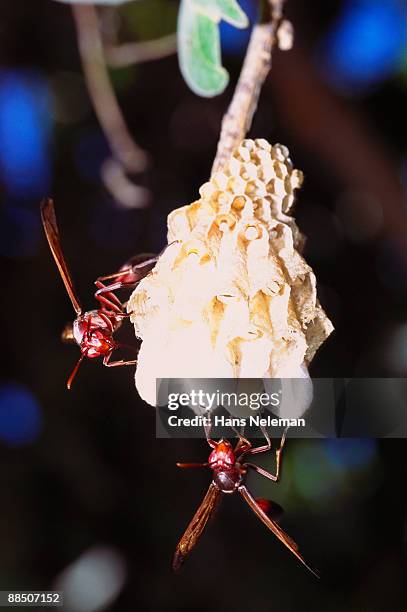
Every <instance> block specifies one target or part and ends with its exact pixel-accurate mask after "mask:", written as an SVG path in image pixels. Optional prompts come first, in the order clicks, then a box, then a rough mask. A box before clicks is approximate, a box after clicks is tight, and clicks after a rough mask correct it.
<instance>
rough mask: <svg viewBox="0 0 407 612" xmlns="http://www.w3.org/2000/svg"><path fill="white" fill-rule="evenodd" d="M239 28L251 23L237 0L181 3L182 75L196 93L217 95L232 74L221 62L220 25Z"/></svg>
mask: <svg viewBox="0 0 407 612" xmlns="http://www.w3.org/2000/svg"><path fill="white" fill-rule="evenodd" d="M221 19H224V20H225V21H228V22H229V23H231V24H233V25H235V26H237V27H246V26H247V25H248V20H247V17H246V15H245V14H244V13H243V12H242V10H241V9H240V7H239V5H238V4H237V2H236V0H181V3H180V8H179V14H178V56H179V64H180V69H181V73H182V75H183V77H184V79H185V81H186V82H187V84H188V85H189V87H190V88H191V89H192V91H194V92H195V93H196V94H198V95H200V96H204V97H212V96H216V95H218V94H220V93H222V91H223V90H224V89H225V88H226V86H227V84H228V81H229V75H228V73H227V72H226V70H225V69H224V68H223V66H222V63H221V52H220V34H219V22H220V20H221Z"/></svg>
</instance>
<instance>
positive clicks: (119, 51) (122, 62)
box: [105, 34, 177, 68]
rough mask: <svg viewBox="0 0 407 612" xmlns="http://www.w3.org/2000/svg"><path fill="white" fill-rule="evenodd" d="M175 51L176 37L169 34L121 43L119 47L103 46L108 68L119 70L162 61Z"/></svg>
mask: <svg viewBox="0 0 407 612" xmlns="http://www.w3.org/2000/svg"><path fill="white" fill-rule="evenodd" d="M176 51H177V35H176V34H169V35H168V36H163V37H162V38H157V39H156V40H147V41H143V42H131V43H123V44H121V45H112V44H105V56H106V61H107V63H108V64H109V66H112V67H114V68H119V67H123V66H130V65H133V64H141V63H142V62H149V61H152V60H157V59H162V58H163V57H168V56H169V55H173V54H174V53H176Z"/></svg>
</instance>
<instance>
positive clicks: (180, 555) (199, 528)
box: [172, 482, 222, 570]
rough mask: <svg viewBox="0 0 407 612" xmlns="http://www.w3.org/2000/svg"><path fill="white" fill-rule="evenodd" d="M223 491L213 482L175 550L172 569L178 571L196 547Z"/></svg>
mask: <svg viewBox="0 0 407 612" xmlns="http://www.w3.org/2000/svg"><path fill="white" fill-rule="evenodd" d="M221 495H222V493H221V491H220V490H219V489H218V487H217V486H216V485H215V484H214V483H213V482H212V483H211V484H210V486H209V489H208V492H207V493H206V495H205V497H204V498H203V500H202V502H201V505H200V506H199V508H198V510H197V511H196V512H195V515H194V517H193V519H192V521H191V522H190V523H189V525H188V527H187V528H186V530H185V532H184V535H183V536H182V538H181V539H180V541H179V542H178V545H177V548H176V549H175V553H174V558H173V561H172V568H173V569H174V570H178V569H179V568H180V567H181V565H182V563H183V562H184V561H185V559H186V557H187V556H188V555H189V554H190V552H191V551H192V550H193V548H194V547H195V545H196V543H197V541H198V539H199V538H200V536H201V535H202V532H203V530H204V529H205V526H206V524H207V522H208V520H209V519H210V517H211V515H212V513H213V511H214V510H215V508H216V506H217V505H218V503H219V501H220V498H221Z"/></svg>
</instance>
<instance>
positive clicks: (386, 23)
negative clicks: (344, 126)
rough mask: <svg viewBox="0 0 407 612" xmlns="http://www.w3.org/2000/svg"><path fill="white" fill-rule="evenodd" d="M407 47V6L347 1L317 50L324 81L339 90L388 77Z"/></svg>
mask: <svg viewBox="0 0 407 612" xmlns="http://www.w3.org/2000/svg"><path fill="white" fill-rule="evenodd" d="M406 44H407V7H406V4H405V2H401V1H400V0H386V2H383V1H382V0H356V1H355V0H348V1H347V2H345V3H344V7H343V9H342V11H341V13H340V15H339V16H338V18H337V20H336V22H335V23H334V25H333V26H332V28H331V30H330V31H329V32H328V34H327V36H326V38H325V40H324V41H323V43H322V48H321V49H320V52H321V57H322V58H323V59H322V61H323V69H324V74H325V77H326V79H327V80H328V81H329V82H330V83H331V84H333V85H334V86H336V87H337V88H339V89H342V90H351V91H353V90H355V89H356V90H357V89H363V88H365V87H366V86H369V85H373V84H375V83H377V82H380V81H381V80H383V79H385V78H387V77H389V76H390V75H391V74H392V73H393V72H394V71H395V70H397V68H398V66H399V64H400V63H401V61H402V56H403V53H404V51H405V46H406Z"/></svg>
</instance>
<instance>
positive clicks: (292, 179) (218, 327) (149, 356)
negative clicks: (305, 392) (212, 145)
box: [128, 140, 333, 405]
mask: <svg viewBox="0 0 407 612" xmlns="http://www.w3.org/2000/svg"><path fill="white" fill-rule="evenodd" d="M302 180H303V175H302V172H301V171H299V170H295V169H293V166H292V163H291V160H290V158H289V152H288V150H287V148H286V147H285V146H283V145H280V144H276V145H275V146H271V145H270V144H269V143H268V142H267V141H265V140H255V141H253V140H244V141H243V142H242V144H241V146H240V147H238V148H237V149H236V150H235V151H234V153H233V156H232V157H231V159H230V161H229V162H228V164H227V165H226V167H225V168H224V169H223V172H217V173H215V174H214V175H213V176H212V177H211V179H210V181H209V182H207V183H205V184H204V185H202V187H201V188H200V190H199V193H200V196H201V197H200V199H199V200H197V201H196V202H193V203H192V204H190V205H188V206H183V207H181V208H178V209H176V210H174V211H173V212H172V213H170V215H169V216H168V243H169V246H168V247H167V249H166V251H165V252H164V253H163V255H162V256H161V257H160V259H159V261H158V263H157V265H156V267H155V268H154V270H153V271H152V272H151V273H150V274H149V275H148V276H147V277H146V278H144V279H143V280H142V281H141V282H140V284H139V286H138V287H137V288H136V289H135V290H134V292H133V294H132V295H131V298H130V300H129V303H128V311H129V312H130V313H131V321H132V322H133V323H134V327H135V331H136V335H137V336H138V337H139V338H141V340H142V345H141V349H140V352H139V357H138V365H137V371H136V386H137V389H138V391H139V393H140V395H141V397H142V398H143V399H144V400H146V401H147V402H148V403H150V404H152V405H155V402H156V398H155V385H156V378H243V377H246V378H251V377H254V378H264V377H278V378H285V377H292V378H294V377H303V376H304V367H305V368H306V366H307V365H308V364H309V362H310V361H311V359H312V358H313V356H314V354H315V352H316V350H317V349H318V347H319V346H320V345H321V344H322V342H323V341H324V340H325V338H327V336H328V335H329V334H330V333H331V331H332V329H333V327H332V324H331V322H330V321H329V319H328V318H327V317H326V315H325V313H324V311H323V310H322V308H321V306H320V305H319V303H318V300H317V297H316V281H315V276H314V274H313V272H312V269H311V268H310V267H309V266H308V265H307V263H306V262H305V261H304V259H303V258H302V257H301V255H300V253H299V250H300V249H301V244H302V236H301V234H300V232H299V230H298V227H297V225H296V224H295V221H294V219H293V217H292V216H290V214H289V212H290V209H291V206H292V204H293V202H294V191H295V190H296V189H297V188H298V187H300V186H301V183H302Z"/></svg>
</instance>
